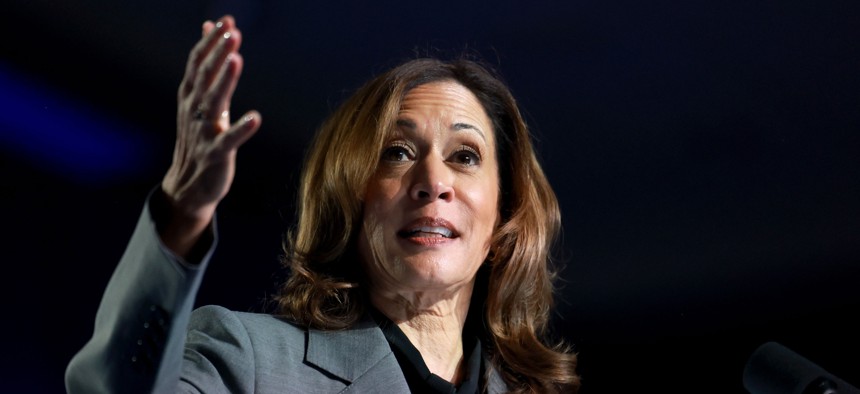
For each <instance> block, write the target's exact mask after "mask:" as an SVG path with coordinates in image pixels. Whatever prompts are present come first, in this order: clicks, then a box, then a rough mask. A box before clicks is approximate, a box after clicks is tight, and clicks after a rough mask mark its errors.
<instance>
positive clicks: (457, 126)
mask: <svg viewBox="0 0 860 394" xmlns="http://www.w3.org/2000/svg"><path fill="white" fill-rule="evenodd" d="M397 126H399V127H403V128H406V129H409V130H411V131H414V130H415V129H416V126H415V122H413V121H411V120H407V119H397ZM451 130H453V131H460V130H475V131H476V132H477V133H478V134H479V135H480V136H481V138H483V139H484V141H485V142H486V141H487V136H485V135H484V132H483V131H481V129H479V128H477V127H475V126H473V125H470V124H468V123H454V124H452V125H451Z"/></svg>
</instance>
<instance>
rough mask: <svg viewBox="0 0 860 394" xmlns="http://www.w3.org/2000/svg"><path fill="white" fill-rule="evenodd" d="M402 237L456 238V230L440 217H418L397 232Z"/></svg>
mask: <svg viewBox="0 0 860 394" xmlns="http://www.w3.org/2000/svg"><path fill="white" fill-rule="evenodd" d="M397 236H399V237H402V238H457V237H458V236H459V234H457V230H456V229H454V226H453V225H451V223H449V222H448V221H447V220H445V219H441V218H427V217H424V218H419V219H416V220H413V221H412V222H411V223H409V224H408V225H406V226H405V227H403V228H402V229H401V230H400V231H398V232H397Z"/></svg>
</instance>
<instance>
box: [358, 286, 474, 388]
mask: <svg viewBox="0 0 860 394" xmlns="http://www.w3.org/2000/svg"><path fill="white" fill-rule="evenodd" d="M472 285H473V284H470V285H469V286H467V287H466V288H465V289H463V288H461V289H460V290H459V291H455V292H453V293H446V294H429V293H426V292H415V291H413V292H388V293H386V292H373V291H372V292H371V302H372V303H373V305H374V306H375V307H376V308H377V309H378V310H379V311H380V312H382V313H383V314H384V315H385V316H387V317H388V318H389V319H391V321H393V322H394V323H395V324H397V326H398V327H399V328H400V330H401V331H403V333H404V334H406V337H407V338H409V341H410V342H412V344H413V345H414V346H415V348H416V349H418V351H419V352H420V353H421V357H422V358H423V359H424V363H425V364H427V368H428V369H430V372H432V373H434V374H436V375H438V376H439V377H441V378H443V379H446V380H448V381H449V382H452V383H454V384H458V383H460V381H461V380H462V378H463V375H464V364H465V363H464V362H463V327H464V326H465V324H466V315H467V314H468V312H469V304H470V300H471V295H472Z"/></svg>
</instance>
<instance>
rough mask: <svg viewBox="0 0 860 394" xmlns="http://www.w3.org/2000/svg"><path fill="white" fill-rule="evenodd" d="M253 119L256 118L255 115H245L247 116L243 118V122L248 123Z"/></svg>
mask: <svg viewBox="0 0 860 394" xmlns="http://www.w3.org/2000/svg"><path fill="white" fill-rule="evenodd" d="M252 120H254V115H245V116H244V117H243V118H242V123H248V122H250V121H252Z"/></svg>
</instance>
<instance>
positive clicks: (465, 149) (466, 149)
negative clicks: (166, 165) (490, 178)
mask: <svg viewBox="0 0 860 394" xmlns="http://www.w3.org/2000/svg"><path fill="white" fill-rule="evenodd" d="M451 161H453V162H455V163H458V164H462V165H465V166H470V167H471V166H476V165H478V164H481V155H480V154H478V151H477V150H475V149H474V148H472V147H470V146H466V145H463V146H461V147H460V148H458V149H457V151H456V152H454V154H453V155H451Z"/></svg>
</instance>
